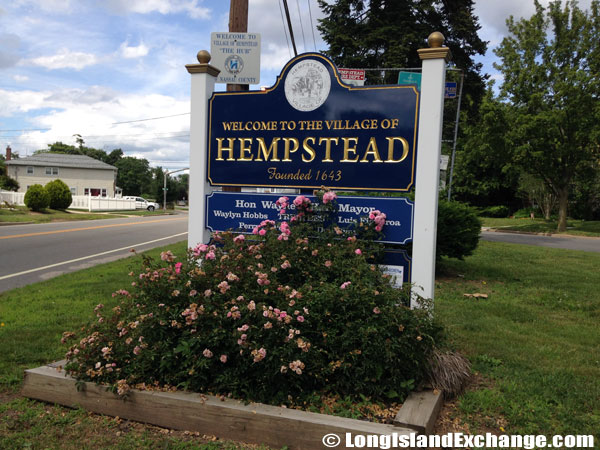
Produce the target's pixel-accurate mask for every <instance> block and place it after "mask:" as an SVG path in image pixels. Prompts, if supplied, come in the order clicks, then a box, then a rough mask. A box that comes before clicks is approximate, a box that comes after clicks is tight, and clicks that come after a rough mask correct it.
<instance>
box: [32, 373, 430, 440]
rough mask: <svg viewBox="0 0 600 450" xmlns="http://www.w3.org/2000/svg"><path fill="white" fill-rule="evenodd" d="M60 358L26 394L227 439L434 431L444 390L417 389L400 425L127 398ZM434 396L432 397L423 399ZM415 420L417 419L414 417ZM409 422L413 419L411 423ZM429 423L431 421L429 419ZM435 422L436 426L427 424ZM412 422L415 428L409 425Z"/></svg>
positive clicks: (211, 402)
mask: <svg viewBox="0 0 600 450" xmlns="http://www.w3.org/2000/svg"><path fill="white" fill-rule="evenodd" d="M59 365H60V363H54V364H51V365H47V366H42V367H38V368H35V369H29V370H26V371H25V380H24V382H23V391H22V393H23V395H24V396H25V397H29V398H32V399H36V400H42V401H46V402H50V403H57V404H60V405H63V406H68V407H78V406H80V407H82V408H85V409H86V410H88V411H91V412H94V413H98V414H105V415H109V416H119V417H121V418H125V419H129V420H134V421H137V422H143V423H149V424H153V425H158V426H161V427H165V428H173V429H178V430H188V431H198V432H201V433H203V434H208V435H214V436H217V437H219V438H223V439H230V440H235V441H241V442H248V443H256V444H266V445H269V446H271V447H276V448H280V447H283V446H287V447H289V448H291V449H322V448H325V446H324V445H323V443H322V439H323V436H325V435H327V434H330V433H334V434H336V435H338V436H339V437H340V438H341V444H340V446H339V448H344V447H345V445H344V444H345V440H346V433H351V434H352V435H376V434H377V435H382V434H392V433H397V434H398V435H408V434H410V433H414V432H415V430H417V431H418V432H421V433H422V432H428V433H430V432H431V427H432V424H433V423H435V420H436V418H437V413H438V412H439V407H437V408H431V407H430V406H431V405H432V404H435V405H438V404H440V405H441V397H442V396H441V395H439V394H433V393H430V396H433V397H435V399H437V400H436V401H431V400H432V399H433V397H431V399H429V397H428V396H427V395H425V397H423V396H420V394H421V393H419V394H417V395H418V396H419V399H418V400H417V402H420V403H421V406H422V407H421V408H419V407H418V406H417V405H415V404H414V401H415V400H414V399H413V400H410V398H409V399H408V400H407V402H405V404H404V405H403V407H402V409H405V408H406V407H407V406H408V409H406V411H407V412H410V414H402V409H401V410H400V412H399V413H398V415H397V417H396V420H395V421H394V425H384V424H378V423H372V422H366V421H362V420H354V419H347V418H343V417H336V416H329V415H326V414H317V413H312V412H306V411H298V410H295V409H287V408H281V407H278V406H269V405H263V404H258V403H250V404H244V403H242V402H240V401H238V400H231V399H225V400H221V399H219V398H217V397H213V396H203V395H200V394H195V393H190V392H156V391H140V390H136V389H132V390H131V391H130V392H129V394H128V396H127V397H126V398H121V397H118V396H117V395H115V394H113V393H111V392H109V391H107V390H106V388H105V387H103V386H101V385H96V384H94V383H89V382H87V383H83V385H82V389H81V390H79V391H78V390H77V387H76V380H75V379H74V378H71V377H69V376H67V375H66V374H65V373H64V372H63V371H61V370H60V369H59V368H58V366H59ZM423 398H428V399H429V401H423ZM412 417H414V418H415V420H414V421H413V422H411V420H412V419H411V418H412ZM407 422H408V423H407ZM424 424H425V425H424ZM426 425H431V426H426ZM407 426H408V427H410V428H412V429H410V428H407Z"/></svg>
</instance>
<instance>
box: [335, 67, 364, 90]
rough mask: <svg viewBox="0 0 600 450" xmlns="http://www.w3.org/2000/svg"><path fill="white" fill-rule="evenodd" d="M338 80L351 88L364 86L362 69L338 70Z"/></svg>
mask: <svg viewBox="0 0 600 450" xmlns="http://www.w3.org/2000/svg"><path fill="white" fill-rule="evenodd" d="M338 72H339V74H340V78H341V79H342V81H343V82H344V83H346V84H350V85H352V86H364V85H365V71H364V69H338Z"/></svg>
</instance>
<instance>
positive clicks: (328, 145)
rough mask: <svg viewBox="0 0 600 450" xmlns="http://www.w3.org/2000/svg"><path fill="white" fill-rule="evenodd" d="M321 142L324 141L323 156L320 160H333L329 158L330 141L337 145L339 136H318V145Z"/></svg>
mask: <svg viewBox="0 0 600 450" xmlns="http://www.w3.org/2000/svg"><path fill="white" fill-rule="evenodd" d="M323 142H325V158H323V160H322V161H321V162H333V159H331V143H332V142H333V143H334V144H335V145H337V143H338V142H339V138H320V139H319V145H321V144H322V143H323Z"/></svg>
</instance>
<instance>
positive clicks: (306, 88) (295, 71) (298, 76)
mask: <svg viewBox="0 0 600 450" xmlns="http://www.w3.org/2000/svg"><path fill="white" fill-rule="evenodd" d="M330 89H331V77H330V75H329V71H328V70H327V67H325V65H324V64H322V63H320V62H319V61H315V60H313V59H309V60H304V61H300V62H299V63H298V64H296V65H295V66H294V67H292V68H291V70H290V72H289V73H288V76H287V78H286V79H285V88H284V90H285V98H286V99H287V101H288V103H289V104H290V105H291V106H292V107H293V108H294V109H296V110H298V111H304V112H308V111H314V110H315V109H317V108H318V107H319V106H321V105H322V104H323V103H325V101H326V100H327V97H328V96H329V90H330Z"/></svg>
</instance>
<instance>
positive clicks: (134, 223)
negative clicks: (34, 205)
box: [0, 217, 187, 240]
mask: <svg viewBox="0 0 600 450" xmlns="http://www.w3.org/2000/svg"><path fill="white" fill-rule="evenodd" d="M173 220H187V217H178V218H176V219H155V220H147V221H145V222H126V223H113V224H110V225H97V226H94V227H84V228H70V229H68V230H55V231H40V232H37V233H26V234H12V235H10V236H0V240H1V239H13V238H22V237H31V236H43V235H46V234H58V233H71V232H72V231H86V230H97V229H99V228H113V227H125V226H131V225H144V224H147V223H156V222H168V221H173Z"/></svg>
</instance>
